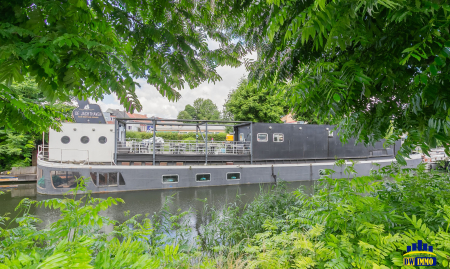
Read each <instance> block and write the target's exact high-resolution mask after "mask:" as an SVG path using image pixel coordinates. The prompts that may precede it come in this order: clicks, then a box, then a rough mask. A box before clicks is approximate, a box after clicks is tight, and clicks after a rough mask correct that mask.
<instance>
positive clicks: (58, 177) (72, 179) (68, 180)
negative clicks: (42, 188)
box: [50, 171, 80, 188]
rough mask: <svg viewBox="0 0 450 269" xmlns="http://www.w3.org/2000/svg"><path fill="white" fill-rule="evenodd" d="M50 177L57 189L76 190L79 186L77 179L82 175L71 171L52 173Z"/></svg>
mask: <svg viewBox="0 0 450 269" xmlns="http://www.w3.org/2000/svg"><path fill="white" fill-rule="evenodd" d="M50 177H51V178H52V184H53V187H55V188H74V187H76V186H77V178H79V177H80V174H79V173H77V172H70V171H51V172H50Z"/></svg>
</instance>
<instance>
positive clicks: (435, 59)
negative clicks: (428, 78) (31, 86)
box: [434, 56, 445, 65]
mask: <svg viewBox="0 0 450 269" xmlns="http://www.w3.org/2000/svg"><path fill="white" fill-rule="evenodd" d="M434 62H435V63H436V64H437V65H444V64H445V59H442V58H441V57H439V56H436V57H435V58H434Z"/></svg>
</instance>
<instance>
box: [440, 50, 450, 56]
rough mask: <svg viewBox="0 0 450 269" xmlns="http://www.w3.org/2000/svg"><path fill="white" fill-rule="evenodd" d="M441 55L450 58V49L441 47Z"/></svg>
mask: <svg viewBox="0 0 450 269" xmlns="http://www.w3.org/2000/svg"><path fill="white" fill-rule="evenodd" d="M441 53H442V55H444V56H445V57H447V58H450V50H449V49H448V48H443V49H442V51H441Z"/></svg>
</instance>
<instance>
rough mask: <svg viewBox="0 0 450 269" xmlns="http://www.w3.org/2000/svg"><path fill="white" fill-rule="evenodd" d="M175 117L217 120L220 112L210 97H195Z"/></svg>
mask: <svg viewBox="0 0 450 269" xmlns="http://www.w3.org/2000/svg"><path fill="white" fill-rule="evenodd" d="M177 119H194V120H219V119H220V112H219V110H218V109H217V106H216V104H214V103H213V101H212V100H211V99H203V98H197V99H195V101H194V103H193V105H186V106H185V108H184V110H182V111H180V112H179V113H178V117H177Z"/></svg>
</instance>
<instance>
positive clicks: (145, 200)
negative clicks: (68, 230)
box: [0, 181, 313, 232]
mask: <svg viewBox="0 0 450 269" xmlns="http://www.w3.org/2000/svg"><path fill="white" fill-rule="evenodd" d="M286 184H287V189H288V190H295V189H298V188H302V189H303V190H304V192H305V193H311V192H312V189H313V182H311V181H302V182H290V183H286ZM273 188H274V184H251V185H232V186H220V187H202V188H185V189H169V190H151V191H129V192H116V193H100V194H92V196H93V197H96V198H105V199H106V198H108V197H113V198H122V199H123V200H124V201H125V203H124V204H118V205H113V206H112V207H110V208H109V209H107V210H106V211H105V212H103V213H102V215H104V216H107V217H109V218H111V219H113V220H116V221H118V222H124V221H125V220H127V219H128V218H130V217H131V216H134V215H136V214H143V215H145V214H147V213H148V214H149V215H150V216H151V215H153V214H154V213H155V212H158V211H159V210H161V208H162V207H163V205H164V204H165V202H166V201H167V200H170V201H171V202H170V203H169V211H170V212H172V213H176V212H177V211H178V210H181V211H179V212H183V211H187V210H190V212H191V214H189V215H188V218H189V219H188V220H187V222H188V223H189V226H191V228H193V230H194V231H195V230H196V229H198V227H200V226H201V225H202V221H203V219H204V214H205V208H215V209H218V210H220V209H222V208H223V207H224V206H226V205H229V204H230V203H238V204H240V205H242V206H244V205H245V204H247V203H250V202H251V201H253V199H254V198H255V197H256V196H257V195H258V194H260V193H261V192H268V191H271V189H273ZM0 191H6V193H5V194H3V195H0V215H4V214H5V213H11V215H10V216H13V217H14V216H15V215H16V214H15V213H14V212H15V211H14V209H15V208H16V206H17V205H18V204H19V202H20V201H21V200H22V199H23V198H29V199H32V200H37V201H42V200H46V199H50V198H55V197H59V198H62V197H63V196H53V195H52V196H49V195H41V194H38V193H37V192H36V184H20V185H16V186H12V187H11V186H10V187H4V186H1V185H0ZM126 211H129V216H125V214H124V212H126ZM30 213H31V214H33V215H36V216H37V217H38V218H40V219H41V220H42V221H43V223H41V224H39V226H40V227H45V226H47V225H49V224H50V223H52V222H54V221H56V220H57V219H58V217H59V211H57V210H49V209H46V208H43V207H41V208H32V209H31V210H30ZM12 225H13V226H15V225H14V224H12ZM10 227H11V226H10ZM110 229H112V227H109V228H108V227H107V228H106V231H105V232H108V230H110Z"/></svg>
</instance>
